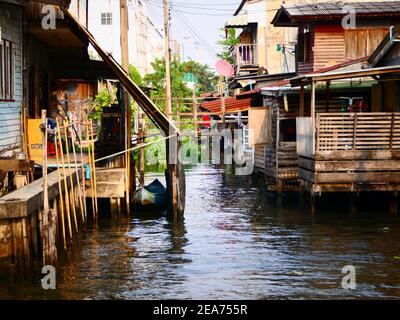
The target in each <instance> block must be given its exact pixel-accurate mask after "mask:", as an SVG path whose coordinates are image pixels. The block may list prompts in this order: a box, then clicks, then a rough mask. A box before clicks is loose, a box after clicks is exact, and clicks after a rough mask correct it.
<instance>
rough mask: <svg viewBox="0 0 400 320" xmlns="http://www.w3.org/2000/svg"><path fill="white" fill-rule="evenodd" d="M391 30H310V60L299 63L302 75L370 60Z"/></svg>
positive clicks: (322, 27)
mask: <svg viewBox="0 0 400 320" xmlns="http://www.w3.org/2000/svg"><path fill="white" fill-rule="evenodd" d="M300 29H301V28H300ZM388 29H389V27H382V26H376V27H374V26H371V27H362V28H358V29H348V30H344V29H343V28H342V26H341V25H315V26H310V33H311V39H310V47H311V48H310V51H309V59H308V60H307V61H305V62H298V73H299V74H305V73H309V72H312V71H316V70H318V69H322V68H326V67H330V66H334V65H337V64H340V63H344V62H346V61H349V60H354V59H358V58H362V57H366V56H368V55H370V54H371V53H372V52H373V51H374V50H375V48H376V47H377V46H378V44H379V43H380V42H381V41H382V39H383V38H384V37H385V35H386V34H387V32H388ZM300 32H301V30H300Z"/></svg>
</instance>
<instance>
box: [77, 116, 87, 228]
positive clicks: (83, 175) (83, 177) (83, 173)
mask: <svg viewBox="0 0 400 320" xmlns="http://www.w3.org/2000/svg"><path fill="white" fill-rule="evenodd" d="M78 132H79V141H80V142H81V144H80V154H81V170H82V189H83V190H82V193H83V211H84V214H85V225H86V222H87V206H86V184H85V181H86V179H85V166H84V161H83V150H82V124H81V123H79V131H78Z"/></svg>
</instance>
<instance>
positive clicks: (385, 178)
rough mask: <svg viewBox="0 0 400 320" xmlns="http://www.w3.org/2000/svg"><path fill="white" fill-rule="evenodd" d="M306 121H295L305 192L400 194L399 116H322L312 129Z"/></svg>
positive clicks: (355, 114)
mask: <svg viewBox="0 0 400 320" xmlns="http://www.w3.org/2000/svg"><path fill="white" fill-rule="evenodd" d="M310 119H311V118H302V119H300V120H299V121H298V152H299V176H300V179H302V180H303V182H304V186H305V187H306V189H307V190H309V191H311V192H339V191H340V192H341V191H346V192H347V191H350V192H351V191H399V190H400V113H320V114H317V117H316V123H315V126H314V127H313V126H312V125H311V122H310V121H311V120H310Z"/></svg>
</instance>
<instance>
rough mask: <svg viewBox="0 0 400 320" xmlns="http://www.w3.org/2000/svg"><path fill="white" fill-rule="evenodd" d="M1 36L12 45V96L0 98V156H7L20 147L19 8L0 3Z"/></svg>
mask: <svg viewBox="0 0 400 320" xmlns="http://www.w3.org/2000/svg"><path fill="white" fill-rule="evenodd" d="M0 26H1V31H2V38H3V39H6V40H8V41H11V42H12V43H13V46H14V52H13V55H14V61H15V64H14V98H13V100H11V101H1V100H0V157H7V156H10V155H11V154H12V151H18V149H20V147H21V107H22V98H23V93H22V91H23V89H22V48H21V47H22V45H21V43H22V40H21V39H22V30H21V28H22V16H21V8H20V7H18V6H15V5H9V4H5V3H0Z"/></svg>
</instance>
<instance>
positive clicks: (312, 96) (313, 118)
mask: <svg viewBox="0 0 400 320" xmlns="http://www.w3.org/2000/svg"><path fill="white" fill-rule="evenodd" d="M311 118H312V127H313V130H315V124H316V123H315V81H314V80H313V81H312V83H311ZM315 138H316V137H315V131H314V136H313V139H312V143H313V145H312V150H313V154H315Z"/></svg>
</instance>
